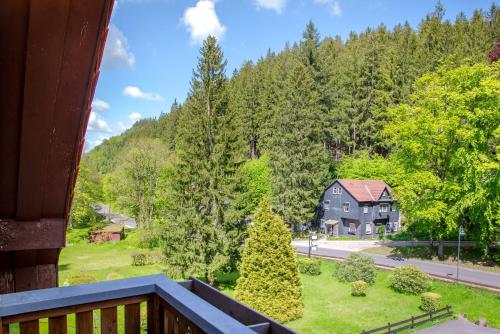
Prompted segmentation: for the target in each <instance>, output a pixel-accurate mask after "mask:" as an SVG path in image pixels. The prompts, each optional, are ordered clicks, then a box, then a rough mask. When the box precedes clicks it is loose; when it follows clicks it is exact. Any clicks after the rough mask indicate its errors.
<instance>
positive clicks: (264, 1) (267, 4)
mask: <svg viewBox="0 0 500 334" xmlns="http://www.w3.org/2000/svg"><path fill="white" fill-rule="evenodd" d="M255 4H256V5H257V7H259V8H264V9H270V10H274V11H276V13H278V14H281V12H282V11H283V9H284V8H285V6H286V0H255Z"/></svg>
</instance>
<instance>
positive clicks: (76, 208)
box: [69, 159, 102, 228]
mask: <svg viewBox="0 0 500 334" xmlns="http://www.w3.org/2000/svg"><path fill="white" fill-rule="evenodd" d="M99 182H100V180H99V176H98V175H97V174H96V173H93V172H92V170H91V168H90V167H89V166H88V162H87V161H86V159H82V161H81V162H80V170H79V174H78V178H77V181H76V185H75V196H74V198H73V202H72V205H71V212H70V224H69V227H70V228H72V227H77V226H87V225H92V224H96V223H98V222H100V221H101V219H102V218H101V217H100V216H99V215H98V214H97V213H96V211H95V210H94V208H95V207H96V206H97V204H98V203H99V201H100V199H101V197H102V194H101V188H100V185H99Z"/></svg>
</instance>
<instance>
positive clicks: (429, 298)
mask: <svg viewBox="0 0 500 334" xmlns="http://www.w3.org/2000/svg"><path fill="white" fill-rule="evenodd" d="M441 299H442V297H441V295H440V294H439V293H434V292H424V293H423V294H422V295H421V296H420V300H421V304H420V308H421V309H422V310H424V311H426V312H430V311H436V310H437V309H438V308H439V307H440V306H441Z"/></svg>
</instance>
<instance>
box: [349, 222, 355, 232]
mask: <svg viewBox="0 0 500 334" xmlns="http://www.w3.org/2000/svg"><path fill="white" fill-rule="evenodd" d="M349 233H350V234H356V224H354V223H349Z"/></svg>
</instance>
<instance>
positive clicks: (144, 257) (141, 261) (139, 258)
mask: <svg viewBox="0 0 500 334" xmlns="http://www.w3.org/2000/svg"><path fill="white" fill-rule="evenodd" d="M131 256H132V265H133V266H146V265H149V264H155V263H160V262H162V261H163V254H162V253H161V252H139V253H133V254H132V255H131Z"/></svg>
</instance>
